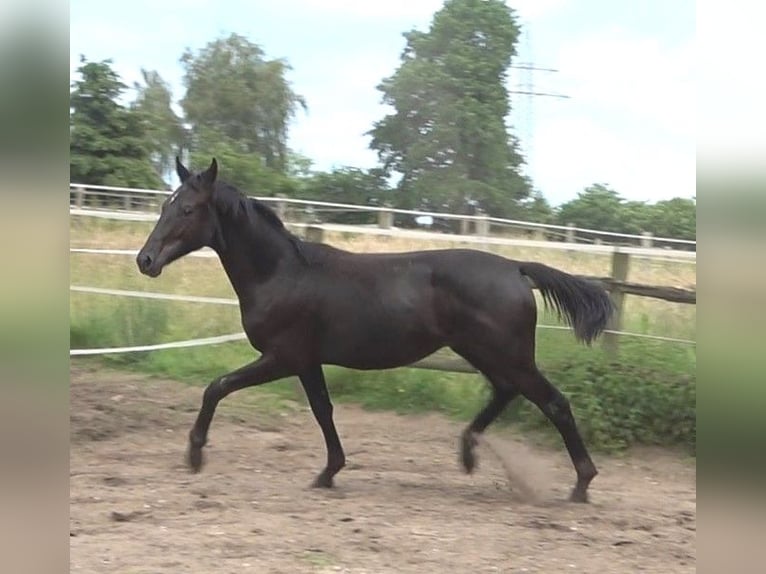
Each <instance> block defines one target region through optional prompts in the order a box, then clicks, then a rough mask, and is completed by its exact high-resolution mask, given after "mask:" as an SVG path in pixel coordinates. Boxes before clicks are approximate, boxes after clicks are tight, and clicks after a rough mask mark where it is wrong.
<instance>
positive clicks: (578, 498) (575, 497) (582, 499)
mask: <svg viewBox="0 0 766 574" xmlns="http://www.w3.org/2000/svg"><path fill="white" fill-rule="evenodd" d="M569 501H570V502H578V503H583V504H585V503H587V502H588V492H587V491H586V490H578V489H576V488H575V489H574V490H573V491H572V494H571V495H570V496H569Z"/></svg>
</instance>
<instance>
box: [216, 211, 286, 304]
mask: <svg viewBox="0 0 766 574" xmlns="http://www.w3.org/2000/svg"><path fill="white" fill-rule="evenodd" d="M219 218H220V231H219V237H217V238H216V240H215V241H214V242H213V243H214V245H213V246H212V247H213V249H214V250H215V251H216V252H217V253H218V257H219V258H220V260H221V264H222V265H223V268H224V270H225V271H226V274H227V275H228V277H229V281H231V284H232V286H233V287H234V290H235V291H236V293H237V295H239V297H240V298H241V297H242V296H243V295H245V294H247V293H249V292H250V291H251V290H252V288H253V287H255V286H257V285H258V284H259V283H263V282H264V281H266V280H268V279H269V278H271V277H272V276H273V275H274V274H275V273H278V272H279V270H280V269H281V268H283V267H284V266H285V264H289V263H290V262H291V261H292V260H293V259H294V258H295V254H294V253H293V251H292V250H291V249H290V247H291V246H290V245H289V240H288V238H287V237H286V236H285V235H284V234H283V233H281V232H280V231H279V230H277V229H275V228H274V227H272V226H271V225H269V223H267V222H266V221H263V220H259V218H256V221H255V222H253V221H251V219H250V218H249V217H248V215H247V214H246V213H242V212H241V213H238V214H220V213H219ZM221 239H223V241H221Z"/></svg>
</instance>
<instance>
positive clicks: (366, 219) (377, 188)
mask: <svg viewBox="0 0 766 574" xmlns="http://www.w3.org/2000/svg"><path fill="white" fill-rule="evenodd" d="M300 195H301V197H303V198H305V199H316V200H321V201H331V202H335V203H353V204H356V205H384V204H386V203H388V202H389V199H390V196H391V190H390V189H389V187H388V184H387V183H386V180H385V175H384V173H383V171H382V170H380V169H371V170H363V169H358V168H353V167H345V168H337V169H334V170H332V171H329V172H316V173H313V174H312V175H310V176H308V177H306V178H305V179H303V181H302V182H301V191H300ZM322 221H326V222H334V223H372V222H373V221H375V214H374V213H372V214H371V213H369V212H367V213H365V212H354V211H352V212H338V213H332V212H330V213H326V214H322Z"/></svg>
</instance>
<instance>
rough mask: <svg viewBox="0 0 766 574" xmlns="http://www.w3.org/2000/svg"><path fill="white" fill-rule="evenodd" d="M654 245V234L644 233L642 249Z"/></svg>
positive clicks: (642, 235)
mask: <svg viewBox="0 0 766 574" xmlns="http://www.w3.org/2000/svg"><path fill="white" fill-rule="evenodd" d="M653 245H654V234H653V233H652V232H651V231H644V232H643V233H642V234H641V247H652V246H653Z"/></svg>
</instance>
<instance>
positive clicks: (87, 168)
mask: <svg viewBox="0 0 766 574" xmlns="http://www.w3.org/2000/svg"><path fill="white" fill-rule="evenodd" d="M80 61H81V65H80V67H79V68H78V69H77V72H78V74H79V75H80V79H79V80H77V81H75V82H74V83H73V90H72V92H71V93H70V95H69V106H70V110H71V112H70V119H69V156H70V159H69V171H70V179H71V180H72V181H76V182H78V183H90V184H101V185H114V186H129V187H148V188H156V187H158V186H159V185H160V184H161V178H160V177H159V175H158V174H157V173H156V172H155V170H154V169H153V167H152V163H151V161H150V150H149V144H148V140H147V133H146V129H145V125H146V124H145V122H144V119H143V117H142V115H141V114H140V113H138V112H136V111H133V110H130V109H126V108H125V107H123V106H122V105H121V104H120V103H119V102H118V101H117V99H118V97H119V96H120V94H121V93H122V92H123V90H124V89H125V85H124V84H123V83H122V82H121V81H120V79H119V76H118V74H117V73H116V72H115V71H114V70H113V69H112V67H111V62H110V61H109V60H105V61H103V62H88V61H87V60H86V59H85V58H84V57H83V58H81V60H80Z"/></svg>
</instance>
